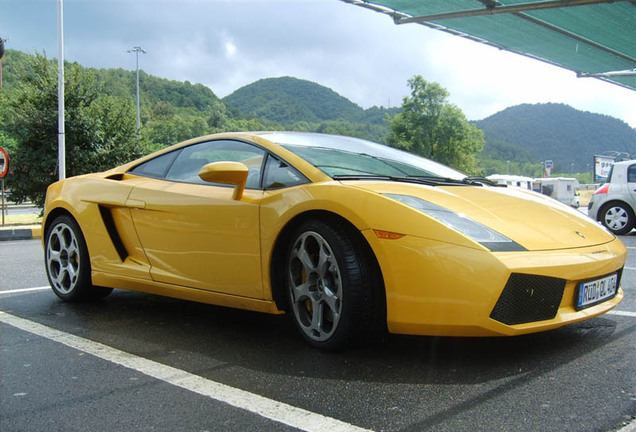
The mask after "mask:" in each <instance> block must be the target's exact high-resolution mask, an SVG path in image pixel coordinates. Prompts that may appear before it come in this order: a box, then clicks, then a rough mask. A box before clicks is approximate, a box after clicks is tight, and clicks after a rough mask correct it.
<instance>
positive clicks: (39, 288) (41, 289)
mask: <svg viewBox="0 0 636 432" xmlns="http://www.w3.org/2000/svg"><path fill="white" fill-rule="evenodd" d="M50 289H51V287H50V286H41V287H35V288H20V289H14V290H8V291H0V295H2V294H16V293H23V292H31V291H44V290H50Z"/></svg>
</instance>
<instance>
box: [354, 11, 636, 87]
mask: <svg viewBox="0 0 636 432" xmlns="http://www.w3.org/2000/svg"><path fill="white" fill-rule="evenodd" d="M342 1H344V2H346V3H351V4H354V5H357V6H361V7H365V8H368V9H371V10H375V11H377V12H381V13H384V14H386V15H389V16H391V17H392V18H393V20H394V21H395V23H396V24H406V23H417V24H422V25H425V26H427V27H431V28H434V29H437V30H442V31H445V32H448V33H452V34H455V35H459V36H462V37H465V38H468V39H471V40H474V41H477V42H481V43H485V44H487V45H492V46H494V47H497V48H499V49H503V50H507V51H511V52H514V53H517V54H522V55H524V56H527V57H531V58H534V59H538V60H541V61H544V62H547V63H550V64H553V65H557V66H560V67H563V68H566V69H569V70H572V71H574V72H576V73H577V75H578V76H579V77H595V78H599V79H602V80H604V81H608V82H611V83H614V84H618V85H620V86H623V87H626V88H629V89H632V90H636V1H634V0H632V1H628V0H614V1H612V0H551V1H547V0H499V1H497V0H419V1H418V0H378V1H375V0H373V1H371V0H369V1H367V0H342Z"/></svg>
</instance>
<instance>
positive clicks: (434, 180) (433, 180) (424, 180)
mask: <svg viewBox="0 0 636 432" xmlns="http://www.w3.org/2000/svg"><path fill="white" fill-rule="evenodd" d="M331 178H333V179H334V180H386V181H397V182H405V183H416V184H423V185H428V186H440V185H445V184H463V183H462V182H461V181H459V180H452V179H447V178H443V177H424V176H422V177H419V176H407V177H396V176H385V175H376V174H367V175H358V174H336V175H334V176H332V177H331Z"/></svg>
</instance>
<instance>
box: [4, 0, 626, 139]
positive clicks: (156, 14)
mask: <svg viewBox="0 0 636 432" xmlns="http://www.w3.org/2000/svg"><path fill="white" fill-rule="evenodd" d="M64 33H65V35H64V41H65V57H66V59H67V60H69V61H75V62H78V63H80V64H82V65H84V66H90V67H96V68H124V69H129V70H134V68H135V56H134V54H130V53H128V52H127V50H129V49H130V48H132V47H133V46H137V45H138V46H141V47H142V48H144V49H146V50H147V54H145V55H142V56H140V58H139V63H140V68H141V69H143V70H144V71H146V72H148V73H150V74H153V75H157V76H160V77H165V78H169V79H174V80H180V81H183V80H189V81H190V82H193V83H202V84H205V85H207V86H208V87H210V88H211V89H212V90H213V91H214V92H215V93H216V94H217V95H218V96H219V97H224V96H226V95H228V94H230V93H232V92H233V91H234V90H236V89H238V88H240V87H242V86H244V85H246V84H250V83H252V82H254V81H256V80H258V79H260V78H267V77H278V76H293V77H297V78H302V79H307V80H311V81H314V82H317V83H319V84H322V85H325V86H327V87H330V88H332V89H334V90H335V91H336V92H338V93H340V94H341V95H343V96H345V97H347V98H348V99H350V100H351V101H353V102H355V103H357V104H358V105H360V106H362V107H363V108H368V107H371V106H373V105H378V106H379V105H382V106H388V105H390V106H396V105H400V104H401V101H402V98H403V97H404V96H406V95H407V94H408V93H409V89H408V87H407V80H408V79H409V78H411V77H412V76H413V75H415V74H420V75H422V76H423V77H424V78H425V79H427V80H429V81H436V82H439V83H440V84H441V85H442V86H443V87H445V88H446V89H447V90H448V91H449V92H450V94H451V96H450V100H451V102H452V103H454V104H456V105H457V106H459V107H460V108H461V109H462V110H463V111H464V113H465V114H466V116H467V117H468V118H469V119H470V120H478V119H482V118H484V117H487V116H489V115H491V114H494V113H496V112H498V111H500V110H502V109H504V108H506V107H509V106H513V105H517V104H521V103H546V102H557V103H565V104H568V105H571V106H573V107H574V108H577V109H580V110H584V111H591V112H595V113H600V114H607V115H611V116H613V117H617V118H619V119H621V120H623V121H625V122H627V123H628V124H630V125H631V126H632V127H636V92H634V91H631V90H627V89H624V88H621V87H619V86H616V85H613V84H608V83H604V82H601V81H599V80H595V79H591V78H584V79H579V78H576V76H575V74H574V73H573V72H569V71H566V70H562V69H560V68H557V67H554V66H550V65H547V64H543V63H541V62H538V61H534V60H530V59H527V58H524V57H522V56H519V55H514V54H509V53H506V52H503V51H499V50H497V49H494V48H491V47H487V46H483V45H481V44H478V43H475V42H470V41H467V40H464V39H462V38H459V37H456V36H451V35H446V34H444V33H442V32H439V31H435V30H431V29H428V28H425V27H423V26H420V25H415V24H409V25H402V26H396V25H395V24H393V21H392V20H391V19H390V18H389V17H387V16H385V15H382V14H379V13H376V12H373V11H369V10H366V9H363V8H360V7H357V6H352V5H349V4H346V3H343V2H341V1H339V0H322V1H317V0H316V1H313V0H296V1H292V0H289V1H271V0H270V1H266V0H252V1H246V0H244V1H240V0H239V1H218V0H183V1H180V0H171V1H169V0H64ZM0 37H2V38H3V39H8V42H7V43H6V47H7V48H12V49H17V50H21V51H25V52H29V53H33V52H35V51H38V52H42V51H44V52H45V53H46V55H47V57H50V58H57V1H56V0H0Z"/></svg>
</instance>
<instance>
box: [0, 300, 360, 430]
mask: <svg viewBox="0 0 636 432" xmlns="http://www.w3.org/2000/svg"><path fill="white" fill-rule="evenodd" d="M0 322H3V323H5V324H9V325H10V326H12V327H16V328H19V329H21V330H24V331H27V332H29V333H33V334H35V335H38V336H41V337H44V338H47V339H50V340H52V341H55V342H58V343H61V344H64V345H66V346H69V347H71V348H74V349H76V350H79V351H82V352H85V353H87V354H91V355H94V356H95V357H98V358H101V359H103V360H106V361H109V362H111V363H114V364H117V365H120V366H124V367H126V368H129V369H132V370H135V371H137V372H140V373H143V374H145V375H148V376H151V377H153V378H156V379H159V380H161V381H164V382H166V383H168V384H172V385H174V386H177V387H181V388H183V389H186V390H189V391H191V392H193V393H197V394H200V395H203V396H207V397H209V398H211V399H214V400H217V401H220V402H224V403H227V404H229V405H232V406H233V407H236V408H239V409H242V410H245V411H249V412H252V413H254V414H258V415H260V416H262V417H264V418H266V419H269V420H273V421H275V422H279V423H283V424H285V425H288V426H291V427H294V428H297V429H300V430H303V431H308V432H314V431H315V432H319V431H337V432H363V431H366V432H370V431H369V430H368V429H363V428H360V427H357V426H354V425H351V424H349V423H345V422H343V421H340V420H336V419H333V418H331V417H325V416H323V415H320V414H316V413H313V412H311V411H307V410H304V409H302V408H297V407H294V406H291V405H287V404H285V403H282V402H277V401H275V400H272V399H268V398H266V397H263V396H259V395H257V394H254V393H250V392H247V391H245V390H239V389H236V388H234V387H230V386H228V385H225V384H221V383H218V382H215V381H212V380H209V379H206V378H203V377H200V376H198V375H194V374H191V373H189V372H186V371H183V370H180V369H177V368H174V367H171V366H166V365H164V364H161V363H157V362H155V361H152V360H148V359H145V358H143V357H138V356H135V355H133V354H130V353H127V352H124V351H120V350H118V349H115V348H112V347H109V346H107V345H103V344H101V343H98V342H93V341H91V340H88V339H84V338H81V337H79V336H75V335H72V334H69V333H65V332H62V331H59V330H56V329H53V328H51V327H47V326H44V325H42V324H38V323H36V322H33V321H29V320H26V319H24V318H20V317H17V316H14V315H11V314H8V313H6V312H2V311H0Z"/></svg>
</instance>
